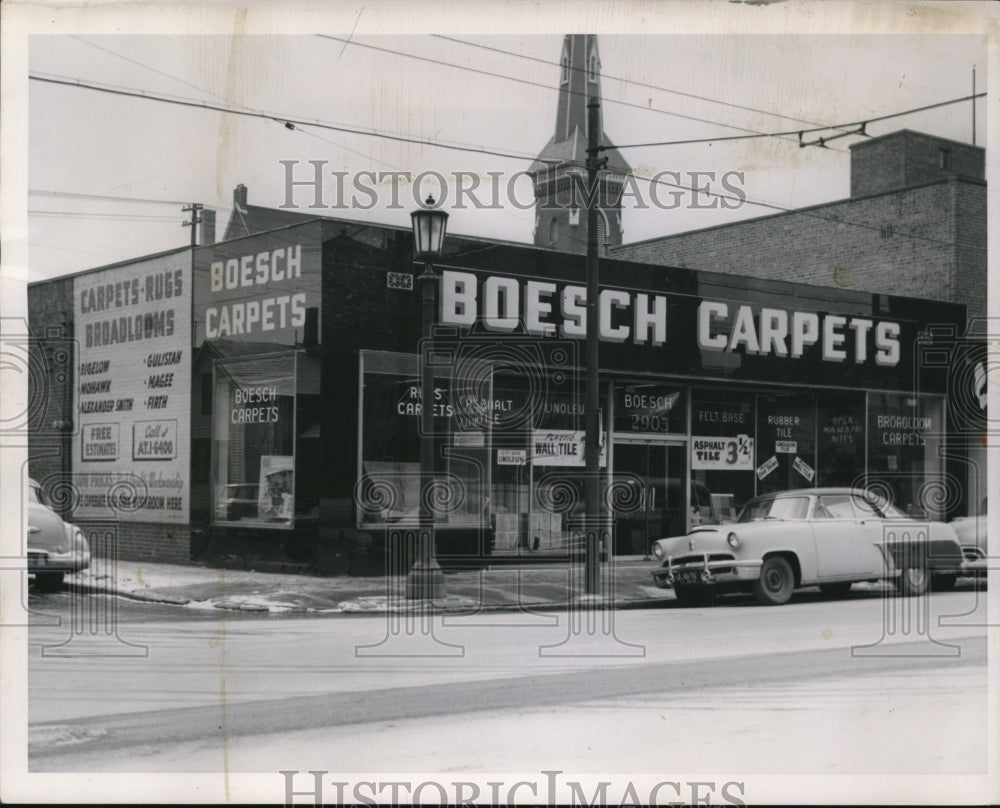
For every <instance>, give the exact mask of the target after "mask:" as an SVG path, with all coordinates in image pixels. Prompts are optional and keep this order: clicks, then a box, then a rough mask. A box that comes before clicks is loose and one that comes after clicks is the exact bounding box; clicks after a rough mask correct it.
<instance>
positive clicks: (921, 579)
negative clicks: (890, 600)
mask: <svg viewBox="0 0 1000 808" xmlns="http://www.w3.org/2000/svg"><path fill="white" fill-rule="evenodd" d="M930 584H931V576H930V574H929V573H928V572H927V570H926V569H925V568H924V567H905V568H904V569H903V571H902V572H901V573H900V575H899V577H898V578H897V579H896V588H897V589H899V594H901V595H907V596H914V595H923V594H925V593H926V592H927V590H928V589H930Z"/></svg>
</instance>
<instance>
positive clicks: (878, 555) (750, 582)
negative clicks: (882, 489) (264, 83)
mask: <svg viewBox="0 0 1000 808" xmlns="http://www.w3.org/2000/svg"><path fill="white" fill-rule="evenodd" d="M653 554H654V555H655V556H656V558H657V559H659V560H660V561H661V562H662V565H661V566H660V567H659V568H658V569H656V570H655V571H654V572H653V580H654V581H655V582H656V585H657V586H659V587H663V588H673V590H674V594H675V595H676V597H677V600H678V601H680V602H681V603H682V604H692V603H700V604H708V603H711V601H712V597H713V595H714V594H715V593H717V592H726V591H749V592H753V593H754V595H755V596H756V597H757V600H758V601H760V602H761V603H764V604H767V605H778V604H782V603H785V602H787V601H788V599H789V598H790V597H791V596H792V592H793V590H794V589H795V588H796V587H799V586H817V585H818V586H819V587H820V589H821V590H822V591H823V592H825V593H827V594H830V595H843V594H846V593H847V592H848V591H849V590H850V588H851V585H852V584H853V583H855V582H858V581H877V580H880V579H887V580H891V581H892V582H893V583H895V585H896V586H897V588H898V589H899V591H900V592H901V593H902V594H904V595H920V594H923V593H924V592H926V591H927V590H928V588H929V587H930V585H931V579H932V578H933V580H934V585H935V587H936V588H942V589H943V588H946V587H949V586H951V585H953V584H954V583H955V579H956V578H957V577H958V574H959V572H960V571H961V570H962V568H963V561H962V548H961V546H960V545H959V543H958V540H957V538H956V537H955V531H954V530H953V529H952V528H951V527H950V526H949V525H946V524H944V523H943V522H931V521H919V520H916V519H912V518H910V517H909V516H907V515H906V514H904V513H903V512H902V511H900V510H899V509H897V508H895V507H893V506H892V505H890V504H888V503H885V502H883V501H881V500H880V499H878V498H877V497H874V496H872V495H870V494H869V493H867V492H865V491H862V490H858V489H852V488H808V489H800V490H795V491H783V492H781V493H776V494H767V495H764V496H759V497H756V498H754V499H751V500H750V501H749V502H747V504H746V505H745V506H744V507H743V510H742V511H741V512H740V515H739V517H738V518H737V520H736V522H734V523H731V524H722V525H703V526H699V527H696V528H694V529H693V530H692V531H691V532H690V533H688V534H687V535H686V536H677V537H674V538H669V539H660V540H659V541H657V542H655V543H654V544H653Z"/></svg>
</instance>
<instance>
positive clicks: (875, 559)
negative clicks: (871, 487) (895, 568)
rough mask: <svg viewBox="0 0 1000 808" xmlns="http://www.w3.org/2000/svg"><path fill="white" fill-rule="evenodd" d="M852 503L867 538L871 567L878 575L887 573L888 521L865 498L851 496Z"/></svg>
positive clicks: (866, 544)
mask: <svg viewBox="0 0 1000 808" xmlns="http://www.w3.org/2000/svg"><path fill="white" fill-rule="evenodd" d="M851 502H852V503H853V504H854V510H855V512H856V513H857V514H858V517H859V518H858V524H859V525H860V526H861V529H862V530H863V531H864V534H865V536H866V541H865V552H866V553H867V557H868V558H869V559H870V562H869V563H870V565H871V566H872V567H873V568H874V569H875V571H876V572H877V573H880V574H881V573H883V572H885V571H886V566H887V565H886V560H885V554H884V553H883V551H882V548H883V547H884V546H885V540H886V535H885V533H886V530H885V528H886V525H887V524H888V520H887V519H886V518H885V517H884V516H883V515H882V514H881V513H880V512H879V511H878V509H876V508H875V506H874V505H872V504H871V503H870V502H867V501H866V500H865V498H864V497H862V496H857V495H851Z"/></svg>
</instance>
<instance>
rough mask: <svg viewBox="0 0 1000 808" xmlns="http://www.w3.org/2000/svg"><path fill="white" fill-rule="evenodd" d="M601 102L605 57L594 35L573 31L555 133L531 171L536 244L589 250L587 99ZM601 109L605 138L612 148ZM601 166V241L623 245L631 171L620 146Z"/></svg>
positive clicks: (566, 46) (563, 62)
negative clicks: (624, 190) (625, 187)
mask: <svg viewBox="0 0 1000 808" xmlns="http://www.w3.org/2000/svg"><path fill="white" fill-rule="evenodd" d="M590 98H596V99H597V100H598V101H600V100H601V57H600V54H599V53H598V50H597V37H596V36H595V35H594V34H567V35H566V37H565V38H564V39H563V47H562V54H561V56H560V59H559V100H558V105H557V107H556V127H555V133H554V134H553V136H552V138H551V139H550V140H549V142H548V143H547V144H546V145H545V148H544V149H542V151H541V153H540V154H539V155H538V157H537V158H536V159H535V161H534V162H533V163H532V164H531V168H530V169H528V171H529V173H530V174H531V177H532V180H533V182H534V185H535V245H536V246H539V247H549V248H552V249H558V250H565V251H568V252H578V253H584V252H586V250H587V234H586V216H583V215H581V209H582V207H583V204H582V202H583V200H582V197H581V193H582V192H583V190H584V189H585V188H586V178H587V168H586V166H587V102H588V100H589V99H590ZM602 113H603V108H602V109H601V110H600V111H599V118H598V120H599V127H598V128H599V131H600V136H599V141H600V143H601V145H602V146H605V147H610V146H611V141H610V140H609V139H608V137H607V135H605V134H604V118H603V114H602ZM602 156H603V157H607V158H608V162H607V165H605V166H604V168H603V169H602V170H601V173H600V178H599V192H598V194H597V199H598V210H599V211H600V216H599V217H598V244H599V247H600V248H601V249H602V252H603V249H604V248H605V247H606V246H609V245H619V244H621V243H622V226H621V204H620V199H619V197H620V194H621V187H622V182H623V178H624V176H625V175H626V174H628V172H629V171H630V170H631V169H630V168H629V165H628V163H626V162H625V159H624V158H623V157H622V156H621V154H620V153H619V152H618V151H617V150H616V149H614V148H606V150H605V151H603V152H602Z"/></svg>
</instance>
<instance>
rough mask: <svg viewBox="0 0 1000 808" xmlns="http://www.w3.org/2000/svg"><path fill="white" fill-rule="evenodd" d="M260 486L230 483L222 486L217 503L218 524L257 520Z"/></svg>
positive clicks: (216, 517) (216, 516)
mask: <svg viewBox="0 0 1000 808" xmlns="http://www.w3.org/2000/svg"><path fill="white" fill-rule="evenodd" d="M259 493H260V486H259V485H257V484H256V483H230V484H229V485H224V486H222V489H221V491H220V492H219V498H218V499H217V500H216V501H215V519H216V521H218V522H238V521H240V520H241V519H256V518H257V514H258V509H259V505H258V503H257V500H258V499H259Z"/></svg>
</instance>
